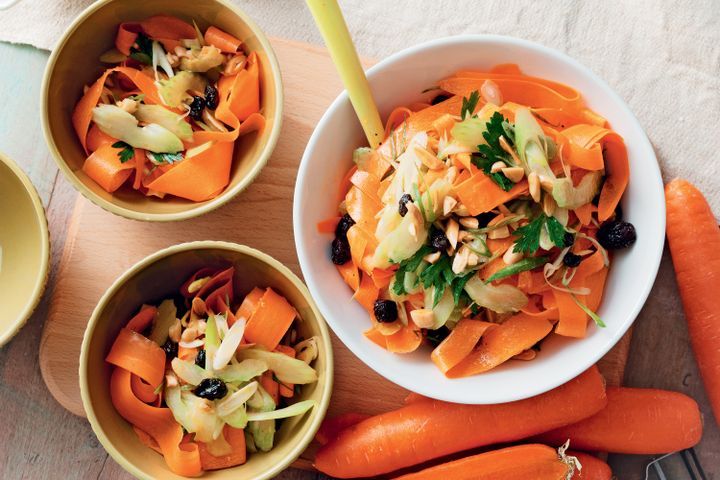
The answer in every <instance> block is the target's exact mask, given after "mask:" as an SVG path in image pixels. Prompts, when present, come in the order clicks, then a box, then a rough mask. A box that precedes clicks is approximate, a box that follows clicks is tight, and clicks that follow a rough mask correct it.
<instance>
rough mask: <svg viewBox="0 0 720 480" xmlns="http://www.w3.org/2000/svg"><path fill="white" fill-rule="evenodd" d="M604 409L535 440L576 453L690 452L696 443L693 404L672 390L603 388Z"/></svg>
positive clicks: (697, 434) (696, 416) (699, 432)
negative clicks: (568, 447) (604, 395)
mask: <svg viewBox="0 0 720 480" xmlns="http://www.w3.org/2000/svg"><path fill="white" fill-rule="evenodd" d="M607 399H608V403H607V407H605V408H604V409H602V410H601V411H600V412H598V413H597V414H595V415H593V416H592V417H590V418H586V419H585V420H582V421H580V422H577V423H574V424H572V425H568V426H565V427H561V428H558V429H556V430H552V431H550V432H545V433H543V434H541V435H538V436H537V437H535V440H537V441H539V442H542V443H547V444H548V445H562V444H563V443H565V442H566V441H567V440H568V439H569V440H570V445H571V446H572V447H573V448H576V449H578V450H586V451H593V452H611V453H630V454H649V455H652V454H660V453H669V452H674V451H677V450H682V449H685V448H690V447H692V446H693V445H695V444H697V443H698V442H699V441H700V437H701V436H702V419H701V418H700V411H699V410H698V406H697V403H696V402H695V400H693V399H692V398H690V397H688V396H687V395H684V394H682V393H678V392H670V391H667V390H656V389H652V388H625V387H608V388H607Z"/></svg>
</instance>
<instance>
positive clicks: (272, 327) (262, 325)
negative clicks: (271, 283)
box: [245, 288, 297, 350]
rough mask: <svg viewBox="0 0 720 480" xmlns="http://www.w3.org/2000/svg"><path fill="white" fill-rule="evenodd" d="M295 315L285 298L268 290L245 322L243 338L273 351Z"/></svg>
mask: <svg viewBox="0 0 720 480" xmlns="http://www.w3.org/2000/svg"><path fill="white" fill-rule="evenodd" d="M296 315H297V312H296V311H295V309H294V308H293V306H292V305H290V304H289V303H288V301H287V300H286V299H285V297H283V296H282V295H278V294H277V293H275V291H274V290H273V289H272V288H268V289H267V290H266V291H265V293H264V294H263V296H262V298H261V299H260V302H259V303H258V307H257V309H256V310H255V312H254V313H253V314H252V316H251V317H250V319H249V320H248V322H247V326H246V327H245V338H247V340H248V342H250V343H259V344H260V345H263V346H264V347H265V348H267V349H268V350H275V347H277V346H278V343H280V340H282V338H283V337H284V336H285V334H286V333H287V331H288V329H289V328H290V325H291V324H292V322H293V320H295V316H296Z"/></svg>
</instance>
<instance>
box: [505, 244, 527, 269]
mask: <svg viewBox="0 0 720 480" xmlns="http://www.w3.org/2000/svg"><path fill="white" fill-rule="evenodd" d="M522 258H523V253H522V252H516V251H515V244H514V243H513V244H512V245H510V248H508V249H507V250H505V253H504V254H503V262H505V265H514V264H516V263H517V262H519V261H520V260H522Z"/></svg>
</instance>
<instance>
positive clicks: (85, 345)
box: [78, 240, 335, 480]
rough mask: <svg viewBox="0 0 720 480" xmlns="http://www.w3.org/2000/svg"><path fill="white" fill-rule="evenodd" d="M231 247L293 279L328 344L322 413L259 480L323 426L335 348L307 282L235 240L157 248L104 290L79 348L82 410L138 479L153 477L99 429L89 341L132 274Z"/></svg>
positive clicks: (277, 469) (298, 450) (285, 463)
mask: <svg viewBox="0 0 720 480" xmlns="http://www.w3.org/2000/svg"><path fill="white" fill-rule="evenodd" d="M217 249H220V250H228V251H232V252H237V253H241V254H244V255H249V256H251V257H254V258H256V259H258V260H260V261H261V262H263V263H265V264H266V265H268V266H269V267H270V268H272V269H274V270H276V271H278V272H280V273H281V274H282V276H283V277H285V278H286V279H288V280H290V282H291V283H292V284H293V286H294V287H295V288H297V289H298V290H299V291H300V293H301V294H302V296H303V297H304V298H305V300H306V301H307V302H308V305H309V306H310V308H311V309H312V311H313V314H314V315H315V317H316V318H317V324H318V330H319V331H320V336H321V337H322V341H323V342H324V343H325V345H326V349H325V350H326V352H327V360H328V362H327V368H326V371H325V374H326V377H327V380H326V383H325V387H324V388H323V390H322V394H321V398H320V402H319V404H318V406H317V407H316V408H317V409H318V412H319V414H318V415H317V417H316V418H315V419H314V421H313V422H312V423H311V424H310V428H309V429H308V431H307V432H306V433H305V435H304V436H302V437H301V438H300V439H299V440H297V442H296V444H295V446H294V447H293V448H292V449H291V450H290V452H289V453H288V455H286V456H285V457H284V459H283V460H282V461H281V462H278V463H275V464H274V465H273V467H272V468H270V469H268V470H266V471H265V472H263V474H262V475H261V476H259V477H257V480H264V479H267V478H272V477H273V476H275V475H277V474H278V473H280V472H281V471H282V470H284V469H285V468H287V467H288V466H290V464H291V463H292V462H294V461H295V460H296V459H297V458H298V457H299V456H300V455H301V454H302V453H303V451H305V449H306V448H307V446H308V445H309V444H310V442H312V440H313V438H314V437H315V434H316V433H317V430H318V429H319V428H320V424H321V423H322V421H323V419H324V417H325V415H326V413H327V409H328V407H329V405H330V398H331V396H332V390H333V383H334V368H335V367H334V354H333V347H332V340H331V338H330V331H329V329H328V326H327V324H326V322H325V319H324V317H323V316H322V314H321V313H320V311H319V310H318V308H317V305H316V304H315V302H314V300H313V298H312V296H311V295H310V292H309V291H308V289H307V287H306V286H305V284H304V283H303V282H302V280H300V278H299V277H298V276H297V275H295V274H294V273H293V272H292V271H291V270H290V269H289V268H288V267H286V266H285V265H283V264H282V263H280V261H279V260H276V259H275V258H274V257H272V256H270V255H268V254H266V253H264V252H261V251H260V250H257V249H255V248H252V247H248V246H246V245H241V244H238V243H233V242H224V241H217V240H199V241H193V242H186V243H180V244H176V245H172V246H169V247H166V248H163V249H161V250H158V251H157V252H155V253H152V254H150V255H148V256H146V257H145V258H143V259H141V260H139V261H138V262H137V263H135V264H134V265H133V266H131V267H130V268H128V269H127V270H126V271H125V272H123V274H122V275H120V276H119V277H118V278H117V279H116V280H115V281H114V282H113V283H112V285H110V287H108V289H107V290H106V291H105V293H103V295H102V297H100V300H98V303H97V305H96V306H95V309H94V310H93V313H92V315H91V316H90V320H89V321H88V323H87V326H86V327H85V333H84V334H83V341H82V345H81V347H80V364H79V369H78V370H79V382H80V396H81V399H82V405H83V409H84V410H85V414H86V415H87V419H88V421H89V422H90V426H91V427H92V429H93V432H94V433H95V436H96V437H97V438H98V440H100V443H101V444H102V446H103V447H104V448H105V450H106V451H107V452H108V453H109V454H110V456H111V457H112V458H113V459H114V460H115V461H116V462H117V463H119V464H120V466H121V467H123V468H124V469H125V470H126V471H127V472H129V473H131V474H132V475H133V476H135V477H137V478H141V479H144V480H153V478H152V477H150V476H147V475H145V473H144V472H143V471H142V470H140V469H139V468H138V467H136V466H135V464H134V463H132V462H131V461H130V460H129V459H127V458H126V457H125V456H124V455H122V454H121V453H120V451H119V450H118V449H117V448H115V445H114V444H113V442H112V441H111V440H110V439H109V438H108V437H107V436H106V435H105V433H104V432H103V431H102V430H101V428H100V421H99V420H98V417H97V416H96V415H95V410H94V408H93V405H92V402H91V401H90V393H89V391H88V371H87V362H88V349H89V348H90V341H91V338H92V336H93V334H94V333H95V328H96V326H97V322H98V317H99V316H100V313H101V312H102V311H103V310H104V309H105V308H106V306H107V303H108V301H109V300H110V299H111V298H112V297H113V296H114V295H115V294H116V293H117V292H118V291H119V290H120V289H121V288H122V287H123V286H124V285H125V282H126V281H127V280H128V279H129V278H130V277H132V276H134V275H136V274H138V273H139V272H141V271H142V270H145V269H146V268H149V267H151V266H152V265H154V264H155V263H156V262H157V261H158V260H161V259H163V258H166V257H169V256H171V255H174V254H176V253H181V252H187V251H192V250H217ZM231 468H242V465H238V466H236V467H231Z"/></svg>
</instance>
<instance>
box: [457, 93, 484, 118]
mask: <svg viewBox="0 0 720 480" xmlns="http://www.w3.org/2000/svg"><path fill="white" fill-rule="evenodd" d="M479 100H480V92H478V91H477V90H473V91H472V93H470V97H463V99H462V108H460V118H462V119H463V120H465V117H468V116H470V115H472V114H473V112H474V111H475V108H476V107H477V104H478V101H479Z"/></svg>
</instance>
